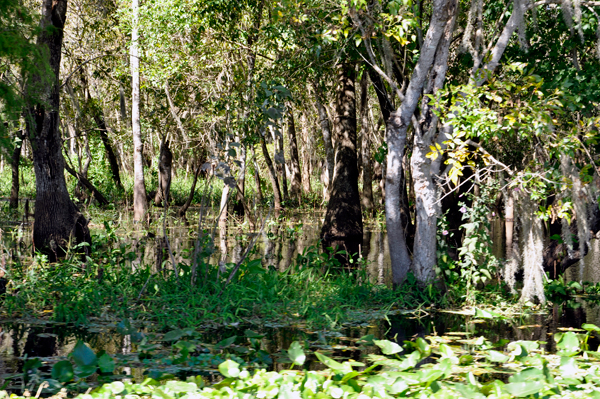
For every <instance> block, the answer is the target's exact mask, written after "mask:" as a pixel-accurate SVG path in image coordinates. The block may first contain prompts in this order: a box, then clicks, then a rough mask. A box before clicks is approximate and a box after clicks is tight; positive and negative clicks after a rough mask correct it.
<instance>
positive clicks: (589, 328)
mask: <svg viewBox="0 0 600 399" xmlns="http://www.w3.org/2000/svg"><path fill="white" fill-rule="evenodd" d="M581 328H583V329H584V330H586V331H600V327H598V326H596V325H594V324H588V323H584V324H583V325H582V326H581Z"/></svg>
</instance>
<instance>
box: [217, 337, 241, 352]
mask: <svg viewBox="0 0 600 399" xmlns="http://www.w3.org/2000/svg"><path fill="white" fill-rule="evenodd" d="M236 339H237V335H234V336H233V337H229V338H227V339H224V340H222V341H220V342H217V344H216V345H215V348H217V349H222V348H226V347H228V346H230V345H231V344H233V343H234V342H235V340H236Z"/></svg>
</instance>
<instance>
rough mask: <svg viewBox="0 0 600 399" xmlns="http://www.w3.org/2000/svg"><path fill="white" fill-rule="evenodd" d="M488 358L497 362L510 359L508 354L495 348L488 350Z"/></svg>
mask: <svg viewBox="0 0 600 399" xmlns="http://www.w3.org/2000/svg"><path fill="white" fill-rule="evenodd" d="M486 358H487V360H489V361H490V362H495V363H504V362H506V361H508V359H509V357H508V356H506V355H505V354H503V353H500V352H498V351H495V350H490V351H488V355H487V356H486Z"/></svg>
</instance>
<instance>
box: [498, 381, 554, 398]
mask: <svg viewBox="0 0 600 399" xmlns="http://www.w3.org/2000/svg"><path fill="white" fill-rule="evenodd" d="M543 388H544V383H543V382H542V381H529V382H511V383H510V384H506V385H505V386H504V389H506V390H507V391H508V392H509V393H510V394H512V395H515V396H516V397H518V398H522V397H525V396H530V395H534V394H536V393H538V392H539V391H541V390H542V389H543Z"/></svg>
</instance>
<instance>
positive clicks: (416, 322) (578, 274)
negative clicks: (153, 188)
mask: <svg viewBox="0 0 600 399" xmlns="http://www.w3.org/2000/svg"><path fill="white" fill-rule="evenodd" d="M198 213H199V212H198V209H191V210H190V211H189V212H188V221H182V220H180V219H178V218H175V217H169V218H168V219H167V223H166V227H167V231H168V235H169V239H170V243H171V246H172V248H173V251H174V254H175V259H176V261H177V262H179V261H184V257H185V254H186V252H189V251H191V250H192V249H193V247H194V242H195V237H196V235H197V231H198ZM205 213H208V215H209V216H208V217H206V216H205V219H204V223H203V227H204V229H205V230H206V231H207V234H214V242H215V251H214V253H213V255H212V256H211V259H210V262H211V263H212V264H219V263H223V262H225V263H227V262H237V261H239V260H240V258H241V257H242V256H243V254H244V253H245V252H246V249H247V247H248V245H249V243H250V242H251V240H252V237H253V235H252V234H250V233H249V228H248V226H247V224H244V222H243V220H242V219H236V218H234V217H231V218H230V221H229V224H228V226H227V228H226V229H219V228H216V227H215V223H214V219H213V218H212V217H211V215H212V214H213V213H212V212H211V211H208V212H205ZM160 216H161V214H160V213H157V214H155V215H154V218H155V220H160V219H159V218H160ZM91 217H92V222H91V229H92V231H93V232H94V231H96V232H100V233H102V232H104V226H103V224H102V223H103V221H104V220H109V221H110V226H111V227H112V228H114V229H115V233H116V234H117V236H118V237H119V238H120V239H121V240H123V241H125V242H128V243H130V244H131V245H132V249H133V250H134V251H136V253H138V258H137V259H136V260H134V261H133V266H134V267H135V266H136V265H137V266H139V265H142V264H146V265H155V264H156V262H157V253H158V251H157V249H156V248H157V245H158V242H159V240H158V239H156V237H160V236H162V223H156V222H155V223H154V225H153V226H154V227H151V228H150V229H148V230H147V231H144V232H137V233H132V231H133V230H134V229H133V228H132V223H131V220H130V213H120V212H116V211H113V212H112V213H111V212H110V211H108V212H106V213H102V214H98V215H93V214H92V215H91ZM322 218H323V213H322V212H304V213H293V214H284V215H283V216H275V215H273V216H271V218H270V219H268V220H267V221H266V222H265V226H264V228H263V229H262V231H261V230H260V226H258V227H257V228H256V230H255V231H254V233H256V232H259V236H258V238H257V240H256V244H255V248H254V251H253V253H252V255H251V257H253V258H257V257H260V258H262V259H263V263H264V265H265V266H267V265H268V266H272V267H274V268H276V269H278V270H285V269H287V268H288V267H290V265H291V264H292V263H293V262H294V261H295V259H296V258H297V257H298V256H302V254H303V253H304V252H305V251H308V250H311V248H316V247H318V245H319V242H318V236H319V229H320V226H321V222H322ZM256 219H257V220H260V219H261V218H259V217H257V218H256ZM1 227H2V230H3V232H2V241H1V243H2V245H3V246H4V248H3V253H4V254H7V253H9V252H10V254H11V255H12V256H20V257H22V258H27V257H29V256H30V249H29V248H30V245H31V242H30V240H31V238H30V237H31V230H30V229H31V224H30V223H28V222H27V221H19V222H10V223H5V224H4V225H3V226H1ZM501 228H502V226H499V225H498V226H494V228H493V231H497V230H500V229H501ZM494 247H495V248H494V252H498V253H499V254H501V253H502V248H501V247H502V245H501V243H498V241H497V242H496V243H495V245H494ZM592 247H593V248H592V251H590V253H589V254H588V256H587V257H586V259H585V260H584V261H583V262H581V264H580V265H576V266H574V267H572V268H571V269H569V270H568V273H567V277H568V279H570V280H577V281H580V280H581V281H592V282H599V281H600V242H599V240H594V241H593V243H592ZM360 255H361V257H363V258H364V259H365V261H366V263H367V270H368V273H369V275H370V277H371V279H372V280H373V281H376V282H378V283H381V284H389V283H390V277H391V270H390V259H389V252H388V243H387V235H386V233H385V232H384V231H382V229H381V228H380V226H379V225H378V224H377V223H375V222H373V223H371V224H367V225H366V228H365V235H364V240H363V245H362V247H361V253H360ZM420 315H421V317H418V318H417V317H414V316H409V315H400V314H398V315H393V316H390V317H389V318H388V320H373V321H372V323H370V324H368V325H358V326H351V327H346V328H344V329H342V330H340V331H335V332H327V331H306V330H301V329H295V328H287V327H286V328H282V327H279V326H268V325H265V326H232V327H227V328H221V329H218V330H204V331H199V332H198V333H199V335H200V337H199V338H198V340H199V341H200V342H204V343H206V344H216V343H217V342H219V341H221V340H223V339H226V338H228V337H231V336H233V335H236V336H238V339H237V340H236V342H235V344H234V345H233V346H232V348H230V349H228V351H229V352H228V353H236V354H238V355H243V354H244V353H245V352H244V351H245V349H244V348H245V347H247V346H248V341H249V340H248V339H246V338H245V336H244V334H245V331H246V329H248V328H250V329H252V330H253V331H254V332H256V333H257V334H259V335H261V336H262V337H261V338H260V345H259V346H260V348H261V350H262V351H264V352H265V353H266V354H267V355H268V358H269V359H270V361H269V362H268V364H266V365H267V366H268V367H270V368H272V369H281V368H284V367H289V363H286V358H285V353H284V350H285V349H287V348H288V347H289V345H290V344H291V343H292V342H293V341H296V340H298V341H303V342H306V343H307V346H308V347H309V348H310V349H311V350H321V351H325V353H328V354H329V355H331V356H333V357H336V358H339V359H347V358H353V359H356V360H360V359H361V358H362V357H364V355H365V354H367V353H369V351H370V350H372V349H366V348H364V347H361V346H360V345H358V344H357V341H358V339H359V338H360V337H363V336H365V335H369V334H371V335H373V336H374V337H375V338H377V339H383V338H385V339H390V340H393V341H397V342H399V343H402V341H404V340H412V339H414V338H415V337H418V336H422V337H423V336H427V335H440V336H441V335H444V334H449V333H451V334H454V335H455V336H464V337H476V336H482V335H483V336H485V337H486V338H487V339H489V340H491V341H492V342H499V341H500V340H503V339H506V340H509V341H514V340H537V341H542V342H546V344H544V345H543V346H544V347H545V349H546V350H547V351H554V349H555V346H554V345H555V344H554V340H553V338H552V335H553V334H555V333H556V332H560V331H564V330H565V329H568V328H580V326H581V325H582V324H583V323H591V324H596V325H600V307H598V306H596V305H593V304H589V303H587V302H584V301H577V302H575V308H573V307H567V306H562V307H559V306H556V307H555V308H554V309H553V310H552V312H550V313H548V314H540V315H533V316H527V317H523V318H520V319H519V318H516V319H512V320H508V321H502V320H493V321H492V320H475V319H473V317H471V316H466V315H460V314H453V313H442V312H438V313H420ZM116 323H117V322H114V323H92V324H90V325H88V326H86V328H77V327H74V326H69V325H64V324H57V323H50V322H43V321H39V320H13V321H1V320H0V386H1V385H2V384H4V383H5V382H7V384H8V385H7V387H8V388H9V389H13V390H16V391H18V390H19V389H20V388H22V376H23V366H24V364H25V362H26V360H27V359H31V358H40V359H41V360H42V363H43V367H42V369H41V370H42V371H43V372H45V373H46V374H47V373H49V370H50V368H51V366H52V364H54V363H55V362H57V361H59V360H64V359H66V358H67V356H68V355H69V353H71V351H72V350H73V348H74V347H75V345H76V343H77V341H78V340H81V341H83V342H85V343H86V344H88V345H89V346H90V347H91V348H92V349H93V350H94V351H95V352H99V351H101V350H104V351H106V352H107V353H109V354H111V355H114V356H118V357H119V358H120V359H121V360H122V363H123V364H128V362H129V363H131V367H129V366H123V367H120V368H119V369H118V372H121V373H125V374H131V375H132V376H134V377H135V378H137V379H142V378H143V377H144V374H143V373H144V371H147V370H148V368H149V367H150V366H148V364H145V365H144V364H141V361H140V357H139V354H140V353H141V351H142V350H141V349H140V348H141V347H140V343H139V342H135V340H133V341H132V338H131V336H124V335H121V334H119V332H118V331H117V328H116ZM137 329H138V331H139V333H140V334H145V335H146V337H147V339H146V341H148V342H150V343H155V344H156V345H158V347H157V349H156V351H157V353H163V352H164V353H163V355H164V356H167V355H168V354H169V353H172V349H170V346H169V345H168V344H167V343H165V342H163V341H161V339H160V337H158V338H157V337H156V336H153V332H152V331H151V330H149V329H148V328H147V327H144V326H142V325H140V326H137ZM591 346H592V348H591V349H595V348H596V347H597V342H591ZM246 352H247V351H246ZM161 356H162V355H161ZM309 359H310V357H309ZM309 367H319V365H317V364H316V363H310V361H309ZM196 371H197V372H200V371H202V372H207V373H210V372H211V371H213V372H214V367H208V368H206V367H205V368H202V367H200V368H199V369H198V370H196V369H194V372H196Z"/></svg>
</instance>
